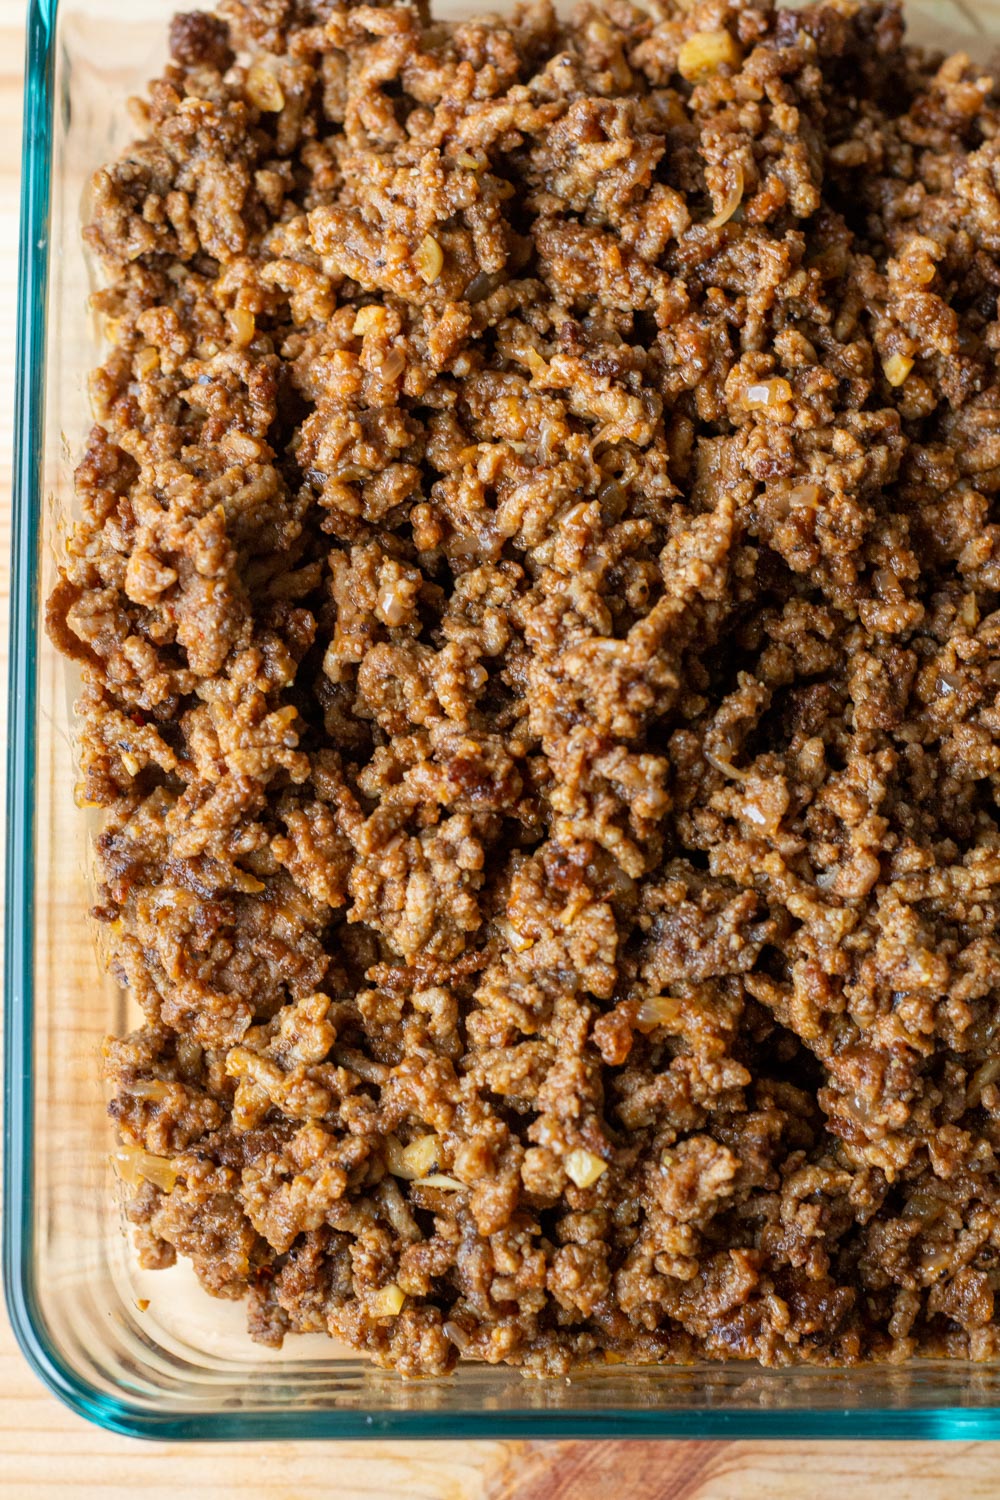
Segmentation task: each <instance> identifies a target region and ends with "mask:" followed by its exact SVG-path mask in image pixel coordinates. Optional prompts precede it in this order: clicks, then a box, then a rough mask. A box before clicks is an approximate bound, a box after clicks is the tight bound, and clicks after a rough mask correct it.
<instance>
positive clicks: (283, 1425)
mask: <svg viewBox="0 0 1000 1500" xmlns="http://www.w3.org/2000/svg"><path fill="white" fill-rule="evenodd" d="M57 8H58V0H29V6H28V15H27V63H26V71H25V92H24V124H23V145H22V179H21V231H20V250H19V262H18V307H17V342H16V379H15V400H14V470H13V496H12V500H13V516H12V543H11V609H10V670H9V730H8V734H9V739H8V746H7V850H6V897H7V900H6V919H5V921H6V926H5V971H4V1034H5V1058H4V1173H3V1177H4V1183H3V1279H4V1289H5V1293H6V1299H7V1307H8V1311H9V1314H10V1319H11V1323H12V1325H13V1328H14V1333H15V1335H16V1337H17V1340H18V1343H19V1345H20V1347H21V1349H22V1351H23V1353H24V1355H25V1357H26V1359H27V1361H28V1363H29V1364H30V1365H31V1367H32V1369H33V1370H34V1371H35V1373H36V1374H37V1375H38V1376H39V1377H40V1378H41V1380H42V1381H43V1383H44V1384H45V1385H46V1386H47V1387H48V1388H49V1389H50V1390H51V1391H52V1392H53V1393H54V1394H55V1395H56V1396H57V1397H59V1398H60V1399H61V1400H62V1401H63V1402H65V1404H66V1405H67V1406H69V1407H70V1408H71V1409H72V1410H73V1411H75V1412H77V1413H78V1414H79V1415H80V1416H82V1417H84V1418H86V1419H87V1420H89V1421H91V1422H94V1423H96V1424H97V1425H98V1426H99V1427H103V1428H105V1429H107V1430H108V1431H112V1432H117V1433H121V1434H124V1435H126V1436H131V1437H144V1438H157V1439H160V1440H171V1441H189V1440H194V1439H199V1440H205V1439H215V1440H226V1441H233V1440H244V1441H246V1440H260V1439H278V1438H283V1439H289V1438H296V1439H304V1438H327V1439H330V1438H352V1439H356V1438H363V1437H381V1438H387V1437H400V1438H403V1437H406V1438H417V1437H426V1438H436V1439H447V1438H490V1437H493V1438H501V1437H509V1438H526V1437H531V1438H543V1437H553V1438H555V1437H591V1438H612V1437H616V1438H647V1439H649V1438H669V1437H677V1438H713V1437H714V1438H791V1437H799V1438H804V1437H811V1438H912V1439H916V1438H947V1439H972V1438H1000V1409H991V1408H977V1407H971V1406H954V1407H947V1406H927V1407H916V1408H910V1409H900V1408H888V1409H882V1408H878V1407H866V1408H865V1407H852V1408H844V1409H841V1410H830V1409H818V1408H808V1407H807V1408H802V1409H797V1410H791V1409H786V1410H775V1409H767V1410H755V1409H750V1408H747V1409H743V1410H740V1409H735V1410H718V1409H706V1410H704V1411H701V1412H692V1411H690V1410H688V1411H672V1410H669V1409H655V1408H654V1409H650V1408H646V1409H632V1408H627V1407H616V1406H613V1405H609V1406H607V1407H606V1408H604V1409H602V1410H599V1411H593V1410H587V1411H564V1412H559V1411H538V1410H537V1409H531V1408H529V1407H527V1406H526V1407H525V1408H524V1409H523V1410H521V1411H518V1410H506V1411H504V1412H502V1413H487V1412H483V1411H477V1410H461V1409H458V1410H452V1411H449V1412H447V1413H441V1414H437V1413H432V1412H419V1411H416V1412H405V1411H403V1412H400V1411H388V1410H378V1409H372V1410H370V1411H368V1412H358V1411H337V1410H335V1409H331V1410H313V1409H310V1410H308V1411H304V1410H301V1409H300V1410H295V1409H289V1410H286V1411H281V1410H256V1411H255V1410H253V1409H249V1408H248V1409H247V1410H246V1411H243V1412H232V1411H226V1412H223V1411H219V1412H192V1413H191V1414H176V1413H169V1414H168V1413H159V1412H156V1411H152V1410H149V1409H148V1408H146V1407H141V1406H137V1405H133V1404H131V1403H130V1402H129V1401H127V1400H126V1399H124V1398H123V1397H122V1398H119V1397H116V1396H112V1395H109V1394H108V1393H106V1392H105V1391H102V1390H100V1389H98V1388H97V1387H96V1386H93V1385H91V1384H90V1383H89V1382H88V1380H87V1379H86V1378H85V1377H84V1376H83V1375H82V1374H81V1372H80V1371H79V1370H77V1369H75V1368H74V1367H73V1365H72V1364H71V1362H70V1361H69V1360H68V1359H67V1358H66V1357H65V1355H64V1354H63V1352H62V1351H61V1350H60V1349H59V1347H58V1345H57V1343H56V1341H55V1340H54V1339H53V1337H52V1335H51V1333H50V1330H49V1329H48V1327H47V1325H46V1321H45V1316H44V1313H43V1311H42V1307H41V1303H40V1300H39V1297H38V1287H37V1281H36V1276H35V1258H34V1202H33V1157H32V1149H33V1123H32V1122H33V1108H34V1089H33V1078H34V1074H33V1041H34V1039H33V1028H32V1012H33V983H34V974H33V956H34V955H33V947H34V881H35V807H34V801H35V798H34V794H35V758H36V756H35V752H36V737H35V717H36V666H37V649H38V622H39V539H40V531H41V517H42V505H43V504H44V501H45V497H44V495H43V494H42V487H41V478H40V476H41V473H42V452H43V433H44V427H43V424H44V420H45V358H46V332H47V328H46V323H47V291H48V269H49V239H48V232H49V208H50V189H51V162H52V120H53V109H54V103H55V101H54V79H55V54H56V15H57Z"/></svg>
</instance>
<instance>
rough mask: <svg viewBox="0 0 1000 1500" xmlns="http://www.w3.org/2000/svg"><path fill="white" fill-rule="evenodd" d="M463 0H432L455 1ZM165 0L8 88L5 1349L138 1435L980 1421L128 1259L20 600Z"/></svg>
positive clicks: (85, 32)
mask: <svg viewBox="0 0 1000 1500" xmlns="http://www.w3.org/2000/svg"><path fill="white" fill-rule="evenodd" d="M470 3H471V4H472V5H475V4H476V0H451V9H452V12H453V13H457V12H459V11H461V10H462V9H466V10H467V9H468V6H469V4H470ZM173 9H174V0H31V3H30V8H29V15H28V66H27V82H26V93H25V130H24V174H23V202H22V227H21V260H20V305H19V313H18V353H17V406H16V411H17V456H16V468H15V484H14V507H15V511H14V542H13V587H12V608H11V613H12V636H11V681H10V744H9V782H8V787H9V791H8V796H9V810H8V817H9V821H8V844H7V935H6V936H7V949H6V954H7V956H6V964H7V971H6V1093H5V1116H6V1138H5V1144H6V1169H5V1202H4V1220H5V1231H6V1233H5V1245H4V1270H5V1280H6V1287H7V1297H8V1302H9V1306H10V1312H11V1317H12V1320H13V1324H14V1328H15V1330H16V1333H17V1336H18V1338H19V1340H20V1342H21V1345H22V1348H23V1349H24V1352H25V1354H26V1356H27V1358H28V1359H29V1361H30V1362H31V1364H32V1365H33V1366H34V1368H35V1369H36V1371H37V1372H38V1373H39V1374H40V1375H41V1377H42V1379H43V1380H44V1381H45V1382H46V1383H47V1384H48V1385H49V1386H50V1387H51V1389H52V1390H53V1391H55V1392H56V1394H57V1395H59V1396H61V1397H62V1398H63V1399H64V1400H65V1401H66V1402H68V1404H69V1405H70V1406H72V1407H73V1408H74V1409H75V1410H77V1411H78V1412H80V1413H81V1414H82V1415H84V1416H85V1417H88V1418H90V1419H92V1420H94V1421H96V1422H98V1423H100V1424H101V1425H103V1426H105V1427H108V1428H112V1429H115V1430H117V1431H119V1432H125V1433H131V1434H136V1435H144V1436H156V1437H160V1438H171V1439H175V1440H176V1439H187V1438H227V1439H233V1438H277V1437H282V1438H304V1437H316V1438H319V1437H323V1438H334V1437H352V1438H356V1437H361V1436H366V1435H372V1436H374V1435H379V1436H382V1437H386V1436H410V1437H413V1436H427V1437H438V1438H447V1437H463V1436H470V1437H471V1436H477V1437H482V1436H494V1437H496V1436H508V1437H515V1436H516V1437H527V1436H531V1437H554V1436H568V1435H575V1436H590V1437H603V1436H612V1435H613V1436H618V1437H621V1436H635V1437H639V1436H643V1437H675V1436H684V1437H694V1436H698V1437H710V1436H723V1435H724V1436H754V1437H783V1436H792V1435H795V1436H798V1437H805V1436H813V1437H835V1436H840V1437H846V1436H854V1437H862V1436H863V1437H889V1436H905V1437H914V1438H915V1437H935V1438H936V1437H966V1438H968V1437H979V1438H995V1437H1000V1368H997V1367H991V1366H982V1365H978V1366H973V1365H964V1364H947V1365H946V1364H937V1363H927V1362H924V1363H917V1364H912V1365H908V1366H899V1367H872V1368H868V1369H861V1370H850V1371H847V1370H825V1371H824V1370H804V1369H796V1370H784V1371H777V1370H759V1369H757V1368H751V1367H747V1366H739V1365H729V1366H719V1365H700V1366H692V1367H689V1368H683V1369H669V1368H664V1369H629V1368H627V1367H625V1366H614V1367H608V1368H604V1369H601V1370H593V1371H588V1372H581V1373H579V1374H576V1375H574V1377H573V1378H572V1379H570V1380H559V1381H549V1382H545V1381H540V1380H527V1379H525V1378H524V1377H522V1376H521V1375H519V1374H518V1373H517V1372H516V1371H512V1370H507V1369H496V1368H491V1367H484V1366H470V1367H463V1368H461V1369H460V1370H459V1371H458V1372H457V1374H456V1375H454V1376H453V1377H452V1378H451V1379H449V1380H429V1381H419V1382H405V1381H403V1380H401V1379H399V1378H398V1377H395V1376H393V1375H390V1374H386V1373H384V1372H380V1371H377V1370H374V1369H373V1368H372V1367H371V1366H370V1365H369V1364H368V1363H367V1362H366V1361H365V1360H364V1359H362V1358H360V1357H359V1356H357V1355H355V1354H353V1353H351V1352H350V1351H349V1350H346V1349H343V1348H340V1347H338V1346H336V1345H333V1344H331V1343H330V1342H328V1341H327V1340H325V1339H323V1338H321V1337H318V1336H317V1337H309V1338H298V1339H291V1340H289V1342H288V1344H287V1346H286V1348H285V1350H284V1351H282V1352H280V1353H275V1352H272V1351H268V1350H264V1349H261V1348H259V1347H257V1346H255V1345H254V1344H252V1343H251V1342H250V1340H249V1339H248V1337H247V1335H246V1333H245V1331H244V1311H243V1307H242V1306H241V1305H239V1304H236V1305H234V1304H231V1303H226V1302H220V1301H215V1300H213V1299H211V1298H209V1297H208V1296H207V1295H205V1294H204V1293H202V1292H201V1291H200V1289H199V1288H198V1287H197V1285H196V1283H195V1282H194V1279H193V1276H192V1275H191V1274H190V1272H188V1271H186V1269H185V1268H183V1267H177V1268H175V1269H174V1270H172V1271H166V1272H156V1273H154V1274H149V1273H143V1272H142V1271H140V1270H139V1269H138V1268H137V1267H136V1265H135V1264H134V1261H133V1258H132V1255H131V1251H130V1247H129V1243H128V1240H127V1237H126V1236H125V1234H124V1232H123V1225H122V1216H121V1212H120V1210H119V1208H118V1206H117V1203H116V1197H115V1194H114V1191H113V1185H112V1182H111V1181H110V1177H109V1168H108V1164H107V1163H108V1152H109V1147H110V1145H111V1132H110V1127H109V1124H108V1122H107V1119H106V1116H105V1110H104V1100H103V1096H102V1089H101V1084H100V1081H99V1048H100V1044H101V1040H102V1038H103V1037H104V1036H105V1035H106V1034H107V1033H108V1032H113V1031H115V1032H120V1031H121V1030H122V1029H123V1028H125V1027H126V1026H127V1025H128V1024H131V1018H130V1017H129V1016H128V1015H127V1010H126V1002H125V998H124V996H123V993H122V992H121V991H120V990H119V989H118V988H117V987H116V986H115V985H114V984H113V983H112V982H111V981H110V980H109V979H108V978H107V977H106V975H105V973H104V971H103V966H102V964H101V962H100V960H99V957H98V955H97V953H96V951H95V944H94V936H93V931H92V925H91V923H90V919H89V917H88V916H87V908H88V905H89V903H90V900H91V899H92V896H91V891H92V887H91V884H90V874H89V869H88V863H89V843H90V838H91V835H92V832H93V828H92V827H88V823H87V819H86V818H85V817H84V816H83V815H82V814H81V813H80V812H79V811H78V810H77V809H76V807H75V806H74V805H73V799H72V795H71V788H72V785H73V780H74V775H73V764H72V747H71V738H70V737H71V726H72V701H73V697H74V686H75V684H74V682H73V674H72V672H71V671H70V669H69V668H68V667H67V666H66V664H65V663H64V662H63V661H62V659H61V658H59V657H58V656H57V655H56V653H55V651H54V649H53V648H52V646H51V645H50V644H49V642H48V640H47V638H46V636H45V634H44V632H43V630H42V628H41V623H40V609H41V606H42V602H43V601H44V599H45V597H46V595H47V593H48V591H49V588H50V586H51V583H52V579H53V571H54V562H55V556H56V543H57V541H58V538H59V535H60V528H61V527H62V526H63V525H64V523H65V518H66V517H67V516H68V515H69V514H70V513H71V508H72V503H73V502H72V479H71V476H72V470H73V464H74V458H75V455H76V454H77V452H78V451H79V446H80V441H81V439H82V437H83V435H84V433H85V431H86V428H87V425H88V420H89V414H88V406H87V397H86V380H85V374H86V371H87V370H88V369H89V368H90V366H91V365H92V364H94V363H95V353H96V340H95V329H94V328H93V326H92V323H91V320H90V317H89V315H88V312H87V296H88V291H89V290H90V278H89V272H88V267H87V264H86V261H85V259H84V255H83V251H82V247H81V244H80V232H79V231H80V223H81V199H82V195H83V192H84V189H85V185H86V183H87V181H88V178H89V175H90V173H91V171H92V169H93V168H94V167H95V166H96V165H97V164H99V163H100V162H101V161H103V160H105V159H106V158H107V157H108V156H110V155H111V154H113V152H114V151H115V150H116V149H117V148H118V147H119V146H120V145H121V144H123V142H124V141H125V140H127V138H128V129H129V127H128V121H127V115H126V109H125V101H126V98H127V95H128V94H129V93H133V92H136V91H138V90H140V89H141V88H142V86H143V85H144V83H145V81H146V80H147V79H148V78H150V77H153V76H155V75H156V73H157V72H158V71H159V69H160V67H161V66H162V64H163V61H164V57H165V50H166V40H165V33H166V25H167V21H168V19H169V16H170V14H171V12H172V10H173ZM910 14H911V18H912V22H913V29H914V31H915V33H916V35H917V36H918V37H919V38H922V39H925V40H933V41H934V42H936V43H937V42H939V43H941V44H942V45H945V44H949V43H954V44H957V45H960V46H962V47H963V48H964V50H966V51H968V52H969V53H970V55H971V56H972V57H973V58H974V59H975V60H976V61H979V62H985V61H986V60H987V56H988V54H989V53H990V52H991V51H992V49H993V41H992V40H991V35H992V37H996V36H998V35H1000V11H998V12H997V13H996V15H995V16H994V15H992V14H989V13H988V12H987V11H986V10H985V9H984V7H983V6H981V5H980V6H978V7H977V8H976V10H975V11H973V10H971V9H969V8H967V7H966V5H965V4H963V3H962V0H955V3H952V0H917V3H914V4H912V5H911V7H910Z"/></svg>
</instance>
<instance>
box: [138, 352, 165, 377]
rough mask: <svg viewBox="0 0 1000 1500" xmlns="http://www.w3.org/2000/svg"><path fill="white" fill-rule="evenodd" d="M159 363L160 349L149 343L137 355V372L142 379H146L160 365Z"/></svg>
mask: <svg viewBox="0 0 1000 1500" xmlns="http://www.w3.org/2000/svg"><path fill="white" fill-rule="evenodd" d="M159 363H160V351H159V350H158V349H154V348H153V347H152V346H151V345H149V344H147V346H146V348H145V349H140V350H139V353H138V354H137V355H136V357H135V373H136V374H137V375H138V377H139V379H140V380H146V379H147V377H148V376H150V375H152V374H153V371H154V370H156V369H157V368H158V367H159Z"/></svg>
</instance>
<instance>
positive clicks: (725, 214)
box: [706, 162, 743, 229]
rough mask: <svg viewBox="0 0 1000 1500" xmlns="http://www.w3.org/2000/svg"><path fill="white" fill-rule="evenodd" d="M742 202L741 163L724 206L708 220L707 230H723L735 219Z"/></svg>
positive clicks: (737, 165)
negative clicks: (734, 215) (734, 216)
mask: <svg viewBox="0 0 1000 1500" xmlns="http://www.w3.org/2000/svg"><path fill="white" fill-rule="evenodd" d="M742 202H743V168H742V166H741V165H740V163H739V162H737V163H736V166H735V168H734V171H733V181H732V185H731V186H730V189H729V192H728V193H727V194H726V196H725V198H724V199H723V202H722V206H721V208H720V209H719V210H718V212H717V213H714V214H713V215H712V217H711V218H710V219H709V220H708V222H707V224H706V228H708V229H721V228H722V226H723V224H728V222H729V220H730V219H731V218H732V217H733V214H734V213H735V212H736V210H737V209H738V208H739V206H740V204H741V203H742Z"/></svg>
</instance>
